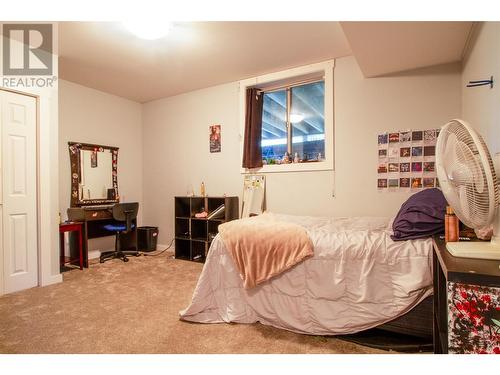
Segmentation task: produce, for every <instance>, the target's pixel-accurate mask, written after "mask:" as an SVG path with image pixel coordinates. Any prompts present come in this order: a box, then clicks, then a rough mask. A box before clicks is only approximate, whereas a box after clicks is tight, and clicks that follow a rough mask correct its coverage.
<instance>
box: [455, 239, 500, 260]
mask: <svg viewBox="0 0 500 375" xmlns="http://www.w3.org/2000/svg"><path fill="white" fill-rule="evenodd" d="M446 249H447V250H448V252H449V253H450V254H451V255H453V256H454V257H458V258H474V259H493V260H500V244H492V243H491V242H478V241H471V242H465V241H464V242H447V243H446Z"/></svg>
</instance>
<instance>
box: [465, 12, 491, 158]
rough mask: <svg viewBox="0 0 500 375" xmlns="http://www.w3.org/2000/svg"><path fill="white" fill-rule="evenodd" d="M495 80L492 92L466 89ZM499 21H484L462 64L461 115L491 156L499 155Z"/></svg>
mask: <svg viewBox="0 0 500 375" xmlns="http://www.w3.org/2000/svg"><path fill="white" fill-rule="evenodd" d="M490 76H494V78H495V79H496V82H495V85H494V86H493V88H492V89H490V87H489V86H484V87H471V88H467V87H465V86H466V85H467V83H468V82H469V81H474V80H482V79H489V78H490ZM499 83H500V22H485V23H482V24H479V25H478V27H477V29H476V30H475V33H474V37H473V40H472V44H471V48H470V50H469V51H468V54H467V56H466V59H465V60H464V64H463V72H462V98H463V99H462V100H463V110H462V116H463V118H464V120H466V121H468V122H469V123H470V124H471V125H472V126H473V127H474V128H475V129H476V130H477V131H479V132H480V133H481V135H482V136H483V138H484V140H485V141H486V143H487V145H488V147H489V149H490V152H491V154H494V153H497V152H500V90H499V88H498V85H499Z"/></svg>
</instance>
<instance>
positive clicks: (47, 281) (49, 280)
mask: <svg viewBox="0 0 500 375" xmlns="http://www.w3.org/2000/svg"><path fill="white" fill-rule="evenodd" d="M62 281H63V277H62V275H61V274H60V273H59V274H57V275H50V276H45V277H42V280H40V286H48V285H52V284H57V283H62Z"/></svg>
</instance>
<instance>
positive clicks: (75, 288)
mask: <svg viewBox="0 0 500 375" xmlns="http://www.w3.org/2000/svg"><path fill="white" fill-rule="evenodd" d="M202 267H203V265H202V264H198V263H194V262H187V261H182V260H175V259H172V257H171V254H168V253H164V254H162V255H160V256H157V257H144V256H142V257H138V258H130V261H129V262H128V263H123V262H122V261H120V260H112V261H108V262H106V263H104V264H98V263H97V264H91V266H90V268H89V269H84V270H83V271H80V270H79V269H74V270H71V271H68V272H64V273H63V278H64V282H63V283H59V284H55V285H51V286H47V287H43V288H32V289H29V290H25V291H22V292H18V293H13V294H9V295H5V296H2V297H0V353H193V354H195V353H196V354H198V353H387V352H385V351H380V350H375V349H371V348H368V347H364V346H360V345H357V344H354V343H349V342H345V341H342V340H339V339H336V338H334V337H320V336H307V335H299V334H295V333H291V332H288V331H284V330H279V329H276V328H272V327H267V326H264V325H262V324H250V325H246V324H195V323H187V322H183V321H180V320H179V318H178V312H179V310H181V309H183V308H185V307H186V306H187V305H188V304H189V302H190V300H191V296H192V292H193V290H194V287H195V285H196V281H197V280H198V276H199V274H200V272H201V269H202Z"/></svg>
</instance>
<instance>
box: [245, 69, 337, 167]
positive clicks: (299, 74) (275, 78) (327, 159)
mask: <svg viewBox="0 0 500 375" xmlns="http://www.w3.org/2000/svg"><path fill="white" fill-rule="evenodd" d="M334 67H335V60H329V61H325V62H321V63H316V64H310V65H306V66H301V67H297V68H293V69H287V70H283V71H280V72H276V73H271V74H266V75H262V76H257V77H253V78H249V79H245V80H242V81H240V85H239V93H240V103H239V106H240V160H242V158H243V141H244V134H245V111H246V90H247V88H252V87H259V88H263V89H264V90H265V89H266V87H271V86H274V85H293V84H294V83H296V82H300V81H301V80H304V79H308V78H309V79H312V78H315V77H317V78H318V79H321V77H322V78H323V80H324V84H325V98H324V100H325V106H324V108H325V113H324V121H325V155H324V160H322V161H318V162H311V163H290V164H273V165H263V166H262V167H261V168H255V169H248V168H243V167H240V173H242V174H246V173H256V172H258V173H274V172H301V171H331V170H334V141H333V134H334V133H333V131H334V126H333V122H334V116H333V70H334Z"/></svg>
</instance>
